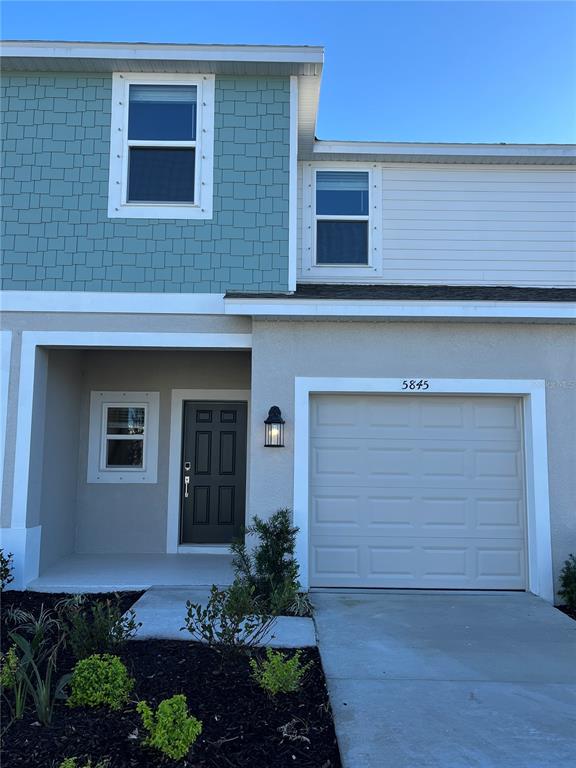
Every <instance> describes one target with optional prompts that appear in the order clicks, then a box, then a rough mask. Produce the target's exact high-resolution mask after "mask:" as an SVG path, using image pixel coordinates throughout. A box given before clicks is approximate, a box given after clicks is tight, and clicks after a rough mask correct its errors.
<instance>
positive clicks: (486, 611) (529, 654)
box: [312, 592, 576, 768]
mask: <svg viewBox="0 0 576 768" xmlns="http://www.w3.org/2000/svg"><path fill="white" fill-rule="evenodd" d="M312 599H313V603H314V605H315V608H316V612H315V621H316V626H317V630H318V643H319V650H320V654H321V657H322V663H323V666H324V671H325V674H326V678H327V683H328V690H329V693H330V701H331V704H332V709H333V713H334V721H335V726H336V734H337V736H338V742H339V745H340V752H341V756H342V763H343V766H344V768H416V766H418V768H420V766H422V768H448V767H449V768H556V766H559V765H566V764H570V762H571V761H573V760H574V723H575V718H576V622H574V621H572V620H571V619H569V618H568V617H567V616H565V615H563V614H562V613H560V611H558V610H556V609H555V608H554V607H553V606H551V605H549V604H548V603H546V602H544V601H543V600H541V599H539V598H537V597H534V596H533V595H529V594H525V593H501V594H497V595H492V594H487V593H477V594H466V593H458V594H445V593H433V592H430V593H427V594H422V593H420V594H414V593H408V592H407V593H404V594H386V593H376V594H372V595H368V594H357V593H356V594H350V593H348V594H346V595H342V594H318V593H315V594H313V595H312Z"/></svg>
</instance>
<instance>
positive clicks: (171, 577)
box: [27, 553, 234, 593]
mask: <svg viewBox="0 0 576 768" xmlns="http://www.w3.org/2000/svg"><path fill="white" fill-rule="evenodd" d="M233 579H234V574H233V570H232V556H231V555H227V554H225V555H221V554H218V555H212V554H210V555H204V554H197V553H194V554H177V555H166V554H160V555H141V554H122V555H83V554H74V555H69V556H68V557H64V558H62V559H61V560H58V561H57V562H56V563H54V564H53V565H51V566H49V567H48V568H46V569H45V570H44V571H43V572H42V574H41V575H40V577H39V578H37V579H35V580H34V581H33V582H31V583H30V584H29V585H28V587H27V588H28V589H31V590H35V591H37V592H70V593H72V592H114V591H118V590H132V589H148V588H149V587H151V586H152V585H154V584H165V585H167V586H171V585H174V586H177V585H180V586H181V585H190V586H191V587H194V586H205V587H206V586H211V585H212V584H218V585H219V586H225V585H228V584H231V583H232V581H233Z"/></svg>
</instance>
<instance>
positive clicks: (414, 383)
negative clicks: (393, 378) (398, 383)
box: [402, 379, 430, 391]
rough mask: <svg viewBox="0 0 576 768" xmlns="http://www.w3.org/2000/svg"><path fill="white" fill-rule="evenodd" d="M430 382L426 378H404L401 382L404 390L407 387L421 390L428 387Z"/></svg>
mask: <svg viewBox="0 0 576 768" xmlns="http://www.w3.org/2000/svg"><path fill="white" fill-rule="evenodd" d="M429 387H430V384H429V383H428V379H404V381H403V382H402V389H403V390H404V391H405V390H407V389H413V390H418V389H420V390H422V389H424V390H425V389H429Z"/></svg>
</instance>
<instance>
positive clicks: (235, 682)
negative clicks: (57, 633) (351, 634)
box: [2, 592, 341, 768]
mask: <svg viewBox="0 0 576 768" xmlns="http://www.w3.org/2000/svg"><path fill="white" fill-rule="evenodd" d="M20 594H21V595H25V596H26V597H25V598H24V599H25V600H29V599H30V600H31V601H32V602H33V601H34V600H36V601H38V602H36V604H35V607H39V605H40V603H41V602H42V599H41V598H40V599H39V598H38V597H37V596H35V597H34V598H29V595H32V594H34V593H20ZM138 594H139V593H132V596H131V595H130V594H127V593H124V594H123V595H122V596H121V597H122V600H123V601H124V600H125V601H126V602H125V604H126V607H129V605H130V604H131V602H134V600H135V599H136V598H137V597H138ZM8 595H16V593H14V592H13V593H10V592H8V593H4V595H3V597H4V596H8ZM133 595H135V596H133ZM54 597H55V596H48V598H49V601H50V602H52V600H54V602H56V600H55V599H54ZM61 597H62V596H58V597H57V599H60V598H61ZM42 598H45V599H44V600H43V602H44V604H45V605H46V603H47V600H46V598H47V596H46V595H42ZM8 599H9V600H10V602H14V600H15V598H8ZM254 653H255V654H257V655H260V654H262V653H263V652H262V651H260V650H258V651H255V652H254ZM118 655H119V656H120V657H121V658H122V659H123V661H124V663H125V664H126V665H127V667H128V669H129V671H130V673H131V675H132V676H133V677H134V678H135V680H136V686H135V688H134V693H133V699H134V700H135V701H136V700H139V699H146V700H147V701H148V702H149V703H150V704H152V705H154V706H156V705H157V704H158V703H159V702H160V701H161V700H162V699H164V698H168V697H170V696H173V695H174V694H176V693H183V694H185V695H186V697H187V699H188V706H189V709H190V712H191V714H193V715H194V716H195V717H197V718H199V719H200V720H201V721H202V723H203V730H202V734H201V735H200V737H199V738H198V741H197V742H196V743H195V744H194V746H193V747H192V749H191V751H190V753H189V755H188V756H187V758H185V759H183V760H180V761H172V760H169V759H167V758H164V757H162V756H161V755H160V753H158V752H156V751H153V750H151V749H150V748H147V747H144V746H143V745H142V743H141V740H142V738H143V737H144V736H145V735H146V734H145V732H144V730H143V728H142V724H141V720H140V716H139V715H138V714H137V713H136V712H135V705H134V704H131V705H130V706H128V707H126V708H125V709H124V710H123V711H120V712H110V711H109V710H107V709H104V708H99V709H95V710H88V709H71V708H69V707H67V706H66V705H65V704H64V702H59V703H58V704H57V706H56V710H55V714H54V718H53V721H52V725H51V726H50V727H43V726H40V725H36V724H35V717H34V713H33V712H32V711H30V712H28V713H27V714H26V716H25V717H24V718H23V719H22V720H21V721H18V722H16V723H13V724H12V725H11V726H10V728H9V729H8V730H7V732H6V733H5V735H4V739H3V745H2V746H3V751H2V766H3V768H13V767H14V768H15V767H16V766H26V768H56V767H57V766H58V765H59V763H60V762H61V761H62V760H63V759H64V758H65V757H78V758H83V759H87V758H91V759H92V764H93V765H95V764H96V763H97V762H98V760H99V759H102V758H108V759H109V761H110V768H156V767H158V768H160V767H161V768H174V767H175V766H182V767H184V766H186V767H188V768H286V767H287V766H297V767H298V768H340V765H341V763H340V757H339V753H338V746H337V742H336V736H335V733H334V726H333V722H332V714H331V711H330V706H329V702H328V694H327V691H326V684H325V680H324V674H323V671H322V666H321V663H320V657H319V654H318V651H317V650H316V649H307V650H305V651H304V652H303V654H302V660H303V662H305V663H306V662H309V661H312V662H313V666H312V668H311V669H310V671H309V672H308V674H307V676H306V679H305V680H304V683H303V686H302V688H301V690H300V691H299V692H297V693H295V694H288V695H282V694H280V695H279V696H277V697H276V698H275V699H272V698H270V697H269V696H268V695H266V694H265V693H264V692H263V691H262V690H261V689H260V688H259V687H258V686H257V685H256V683H255V682H254V681H253V680H252V677H251V674H250V667H249V664H248V657H247V656H246V655H244V654H235V655H233V656H232V657H229V658H223V657H222V656H221V655H220V654H219V653H218V652H217V651H214V650H212V649H210V648H207V647H206V646H204V645H201V644H199V643H194V642H190V641H168V640H153V641H152V640H146V641H130V642H128V643H126V644H125V645H124V646H123V647H122V648H121V649H120V650H119V652H118ZM73 663H74V659H73V658H72V657H71V656H70V655H69V654H67V653H66V652H64V653H63V654H62V657H61V668H60V669H59V673H64V672H66V671H68V670H69V669H70V668H71V667H72V665H73ZM78 763H79V766H82V765H84V763H83V762H81V760H79V761H78Z"/></svg>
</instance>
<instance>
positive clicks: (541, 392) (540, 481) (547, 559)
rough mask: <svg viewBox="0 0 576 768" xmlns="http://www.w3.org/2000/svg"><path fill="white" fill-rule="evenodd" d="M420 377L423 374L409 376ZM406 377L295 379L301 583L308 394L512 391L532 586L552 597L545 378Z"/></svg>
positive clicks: (305, 547)
mask: <svg viewBox="0 0 576 768" xmlns="http://www.w3.org/2000/svg"><path fill="white" fill-rule="evenodd" d="M410 378H414V379H415V380H416V381H419V380H420V379H421V377H408V380H410ZM405 381H406V379H376V378H361V379H360V378H338V377H334V378H308V377H296V379H295V412H294V455H295V458H294V523H295V525H297V526H298V528H299V529H300V530H299V533H298V537H297V544H296V553H297V557H298V562H299V564H300V574H301V582H302V585H303V587H304V588H306V589H307V588H308V586H309V562H308V561H309V514H310V512H309V451H310V436H309V424H310V396H311V395H322V394H325V395H329V394H351V395H353V394H397V395H398V397H402V395H403V394H404V393H406V394H409V396H410V397H413V396H414V395H417V396H419V397H430V396H434V395H448V394H449V395H510V396H514V397H519V398H521V403H522V410H523V440H524V462H525V466H524V471H525V478H526V513H527V537H528V552H527V555H528V588H529V590H530V592H532V593H534V594H536V595H539V596H540V597H542V598H544V599H545V600H548V601H549V602H553V601H554V588H553V577H552V550H551V537H550V511H549V496H548V455H547V442H546V441H547V437H546V393H545V381H544V380H543V379H536V380H520V379H427V380H426V381H427V383H428V389H426V390H425V391H423V390H420V391H418V390H403V386H404V382H405Z"/></svg>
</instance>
